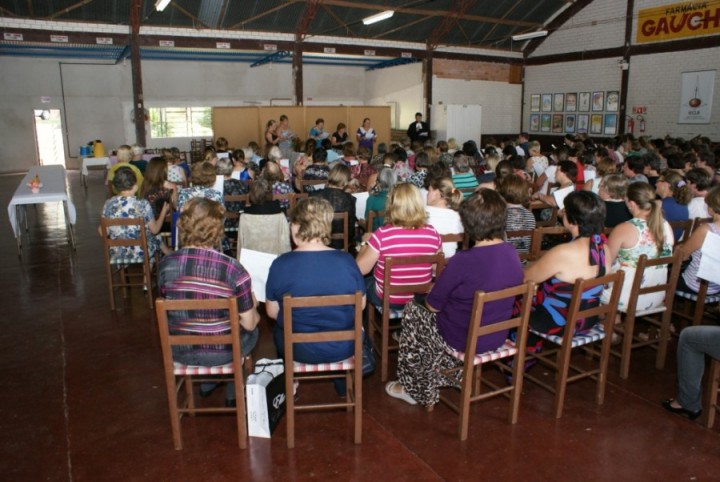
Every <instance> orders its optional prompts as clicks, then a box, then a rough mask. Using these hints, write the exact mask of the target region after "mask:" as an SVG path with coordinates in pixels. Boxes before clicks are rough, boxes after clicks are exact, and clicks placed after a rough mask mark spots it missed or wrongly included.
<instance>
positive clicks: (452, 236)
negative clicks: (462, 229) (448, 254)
mask: <svg viewBox="0 0 720 482" xmlns="http://www.w3.org/2000/svg"><path fill="white" fill-rule="evenodd" d="M440 238H441V239H442V242H443V244H445V243H456V244H457V245H458V251H459V250H462V249H468V247H469V246H470V235H469V234H468V233H447V234H441V235H440Z"/></svg>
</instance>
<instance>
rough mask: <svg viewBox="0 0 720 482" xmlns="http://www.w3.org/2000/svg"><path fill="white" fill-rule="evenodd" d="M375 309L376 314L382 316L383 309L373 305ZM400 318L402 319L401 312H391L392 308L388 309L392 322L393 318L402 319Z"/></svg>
mask: <svg viewBox="0 0 720 482" xmlns="http://www.w3.org/2000/svg"><path fill="white" fill-rule="evenodd" d="M375 308H377V310H378V312H379V313H380V314H381V315H382V313H383V307H382V306H378V305H375ZM402 317H403V310H393V309H392V308H391V309H390V316H389V319H391V320H392V319H393V318H402Z"/></svg>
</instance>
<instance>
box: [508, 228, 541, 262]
mask: <svg viewBox="0 0 720 482" xmlns="http://www.w3.org/2000/svg"><path fill="white" fill-rule="evenodd" d="M534 232H535V230H534V229H516V230H514V231H505V240H506V241H507V242H509V243H511V244H514V243H513V242H512V240H513V239H516V240H520V242H521V243H522V244H524V245H527V251H526V252H522V251H519V250H518V249H517V246H516V247H515V250H516V251H517V254H518V257H519V258H520V261H524V262H528V261H531V260H532V247H533V246H532V238H533V233H534Z"/></svg>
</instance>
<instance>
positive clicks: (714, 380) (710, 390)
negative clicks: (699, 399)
mask: <svg viewBox="0 0 720 482" xmlns="http://www.w3.org/2000/svg"><path fill="white" fill-rule="evenodd" d="M719 388H720V360H716V359H715V358H711V359H710V370H709V371H708V374H707V382H706V383H705V390H704V391H703V409H704V411H705V413H704V414H703V423H704V424H705V426H706V427H707V428H713V425H715V412H717V411H720V405H718V389H719Z"/></svg>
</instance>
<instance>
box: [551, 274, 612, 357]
mask: <svg viewBox="0 0 720 482" xmlns="http://www.w3.org/2000/svg"><path fill="white" fill-rule="evenodd" d="M624 279H625V272H624V271H623V270H617V271H616V272H614V273H610V274H606V275H605V276H601V277H599V278H593V279H582V278H580V279H578V280H577V281H575V285H574V286H573V292H572V298H571V300H570V306H569V308H568V313H567V318H566V325H565V332H564V333H563V341H562V343H563V346H571V344H572V338H573V336H574V334H575V326H576V325H577V322H578V320H582V319H584V318H589V317H593V316H598V317H604V322H603V324H604V326H605V327H606V336H610V333H612V326H613V323H615V315H616V313H617V307H618V301H619V300H620V291H621V290H622V284H623V280H624ZM611 284H612V291H611V294H610V299H609V300H608V303H607V304H603V303H600V302H599V300H600V296H599V295H598V303H599V304H598V306H596V307H594V308H586V309H584V310H583V309H581V304H582V301H583V293H584V292H585V291H587V290H589V289H591V288H595V287H597V286H608V285H611ZM608 330H609V331H608Z"/></svg>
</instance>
